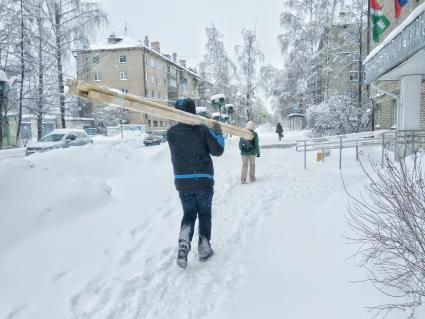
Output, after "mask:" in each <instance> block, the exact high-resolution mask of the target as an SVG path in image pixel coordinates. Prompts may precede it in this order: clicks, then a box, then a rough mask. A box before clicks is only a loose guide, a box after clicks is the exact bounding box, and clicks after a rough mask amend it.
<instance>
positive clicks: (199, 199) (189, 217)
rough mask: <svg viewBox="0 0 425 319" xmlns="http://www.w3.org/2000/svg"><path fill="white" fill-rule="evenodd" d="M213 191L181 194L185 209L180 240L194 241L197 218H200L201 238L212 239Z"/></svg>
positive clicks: (184, 192)
mask: <svg viewBox="0 0 425 319" xmlns="http://www.w3.org/2000/svg"><path fill="white" fill-rule="evenodd" d="M213 195H214V191H213V190H207V191H195V192H187V191H181V192H179V196H180V201H181V203H182V207H183V218H182V222H181V230H180V238H179V240H187V241H189V242H191V241H192V238H193V233H194V228H195V222H196V218H197V217H198V218H199V237H204V238H206V239H207V240H208V241H210V239H211V206H212V198H213Z"/></svg>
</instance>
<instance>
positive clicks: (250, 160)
mask: <svg viewBox="0 0 425 319" xmlns="http://www.w3.org/2000/svg"><path fill="white" fill-rule="evenodd" d="M255 127H256V125H255V123H254V122H252V121H249V122H248V123H247V125H246V128H247V129H248V130H250V131H252V132H253V134H254V138H253V139H252V140H247V139H244V138H241V139H240V141H239V149H240V150H241V156H242V174H241V182H242V184H245V183H246V178H247V175H248V169H249V180H250V181H251V182H255V157H260V143H259V139H258V134H257V132H255Z"/></svg>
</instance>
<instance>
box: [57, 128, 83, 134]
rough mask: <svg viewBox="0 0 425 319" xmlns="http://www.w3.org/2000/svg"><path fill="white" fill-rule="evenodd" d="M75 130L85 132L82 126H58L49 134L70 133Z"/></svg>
mask: <svg viewBox="0 0 425 319" xmlns="http://www.w3.org/2000/svg"><path fill="white" fill-rule="evenodd" d="M74 132H85V131H84V130H83V129H82V128H57V129H54V130H53V131H51V132H50V133H49V134H68V133H74Z"/></svg>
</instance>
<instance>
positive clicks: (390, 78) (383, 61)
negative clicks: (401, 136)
mask: <svg viewBox="0 0 425 319" xmlns="http://www.w3.org/2000/svg"><path fill="white" fill-rule="evenodd" d="M378 2H379V4H380V5H381V8H382V10H383V12H384V15H385V16H386V17H387V18H388V19H389V20H390V22H391V25H390V26H389V28H388V29H387V30H386V31H385V32H384V33H383V34H382V35H381V37H380V42H379V43H375V42H374V41H373V40H372V39H370V43H371V52H370V54H369V56H368V57H367V58H366V60H365V62H364V68H365V74H366V83H368V84H370V85H371V88H370V94H371V97H372V99H373V102H374V126H375V129H390V128H392V129H398V130H419V129H425V82H424V80H425V0H409V1H408V2H407V4H406V5H405V6H404V7H402V10H401V14H400V16H399V17H398V18H397V19H396V18H395V8H394V6H395V4H394V0H382V1H378Z"/></svg>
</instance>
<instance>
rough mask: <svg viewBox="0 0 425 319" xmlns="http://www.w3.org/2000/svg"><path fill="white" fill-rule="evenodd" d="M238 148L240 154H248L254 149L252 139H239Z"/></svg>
mask: <svg viewBox="0 0 425 319" xmlns="http://www.w3.org/2000/svg"><path fill="white" fill-rule="evenodd" d="M239 148H240V149H241V151H242V152H250V151H252V149H253V148H254V139H252V140H246V139H244V138H241V140H240V142H239Z"/></svg>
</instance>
